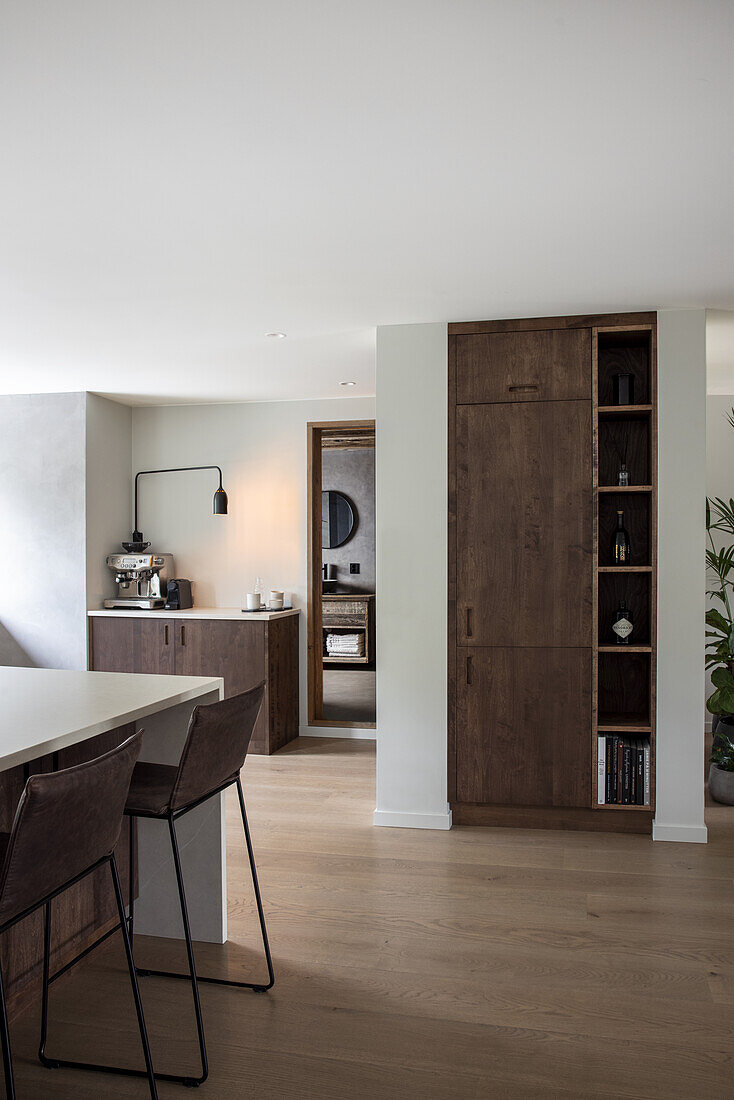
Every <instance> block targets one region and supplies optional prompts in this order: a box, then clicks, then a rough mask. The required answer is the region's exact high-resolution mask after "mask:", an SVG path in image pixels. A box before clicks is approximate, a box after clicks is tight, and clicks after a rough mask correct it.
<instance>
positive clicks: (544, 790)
mask: <svg viewBox="0 0 734 1100" xmlns="http://www.w3.org/2000/svg"><path fill="white" fill-rule="evenodd" d="M654 322H655V315H654V314H643V315H640V314H633V315H613V316H603V317H567V318H547V319H539V318H533V319H530V320H525V321H497V322H471V323H467V324H454V325H450V326H449V622H448V633H449V677H450V683H449V802H450V803H451V805H452V809H453V814H454V821H455V822H456V823H457V824H461V823H462V822H467V823H472V822H474V823H484V824H508V825H537V826H539V827H553V826H560V827H572V828H573V827H575V828H623V829H628V830H640V829H641V830H645V831H647V830H649V827H650V819H651V807H645V808H644V809H642V808H640V809H639V810H638V811H637V812H634V810H633V808H632V807H629V806H627V807H625V809H627V810H628V811H629V810H633V812H631V813H629V812H628V813H627V814H626V815H624V816H622V815H616V817H612V815H610V814H603V813H602V814H600V813H599V812H598V811H599V810H600V809H603V810H606V809H609V808H610V807H607V806H604V807H600V806H599V805H598V803H597V799H596V794H597V788H596V786H595V782H596V777H597V774H598V764H599V761H598V756H597V746H598V740H597V738H598V734H599V732H600V729H601V727H600V725H599V699H600V696H602V695H603V696H604V698H605V705H606V706H607V709H609V701H608V700H607V698H606V697H607V696H608V695H609V694H610V692H611V693H612V694H614V693H615V692H616V693H618V694H619V693H622V694H624V692H625V691H627V692H631V693H632V694H633V695H635V694H636V695H637V696H638V697H640V698H642V697H644V698H645V699H646V700H647V702H646V703H645V705H644V706H643V708H642V709H643V710H645V711H646V721H647V724H648V727H651V723H652V717H651V713H650V712H651V708H652V698H653V690H654V685H653V683H652V672H651V664H652V661H651V657H649V656H648V655H647V654H646V655H645V657H646V659H647V664H646V665H645V668H644V669H643V672H642V674H641V673H640V671H639V669H638V668H635V667H634V664H633V662H632V661H631V660H630V658H632V657H634V656H637V657H638V658H639V654H632V653H630V654H627V653H621V652H620V653H617V652H616V651H615V652H614V656H615V659H616V663H614V662H612V673H606V672H604V668H603V662H604V661H607V660H608V658H606V657H605V655H604V652H603V650H604V647H602V646H600V638H601V637H602V636H604V632H605V631H607V632H608V631H609V629H610V627H609V622H610V618H611V616H612V614H613V607H612V603H611V601H613V599H614V598H615V597H617V596H619V593H620V592H621V591H624V592H625V593H626V592H629V594H630V599H631V600H633V601H635V602H636V606H637V607H639V610H640V615H641V618H642V619H645V618H647V620H649V619H650V608H651V607H652V606H653V603H654V601H653V600H652V597H651V590H648V589H646V588H645V582H644V581H642V582H640V580H639V577H632V575H631V574H630V575H621V574H620V575H618V576H616V577H615V578H614V580H613V581H609V582H608V581H606V580H605V581H604V583H603V585H602V587H601V589H600V587H599V575H600V568H601V569H603V568H604V566H605V565H607V566H608V563H607V562H606V558H605V556H604V555H605V553H606V549H605V548H606V545H607V543H608V541H609V538H610V535H611V530H610V528H609V523H610V518H609V517H610V515H611V512H610V508H611V505H612V504H613V503H614V502H615V500H616V499H617V498H616V497H615V496H614V495H612V494H611V493H610V495H609V496H606V495H605V489H610V488H611V486H609V485H606V486H605V487H604V488H603V489H602V491H601V492H600V469H601V474H602V477H601V480H602V482H604V481H606V482H609V481H610V480H611V479H612V477H614V478H615V479H616V477H617V468H616V466H615V465H614V456H613V455H612V454H611V451H610V449H609V448H602V449H601V451H600V448H599V429H598V424H599V392H600V386H602V388H603V390H604V399H605V400H606V399H607V388H608V386H610V385H611V383H612V378H611V374H609V372H607V373H606V374H604V377H603V378H602V377H601V374H600V367H599V363H600V359H599V354H600V347H601V348H605V347H607V346H615V347H616V349H617V359H618V364H619V362H621V364H622V366H621V367H620V368H619V369H620V370H623V369H625V367H624V363H625V362H627V363H629V362H631V361H632V360H633V359H634V361H635V362H636V364H637V366H636V368H635V369H637V370H638V373H640V380H639V382H638V392H641V393H642V392H643V391H644V396H645V399H646V400H647V401H648V403H651V401H652V396H651V395H652V389H653V384H654V369H653V366H654V364H653V358H654V343H653V344H651V343H650V339H649V337H650V332H651V331H652V327H653V326H654ZM610 332H612V333H615V335H614V336H613V337H610V336H608V335H604V334H605V333H610ZM600 334H601V335H600ZM641 334H642V335H641ZM645 334H647V335H646V336H645ZM645 339H647V341H648V343H647V348H648V351H647V353H646V354H647V360H646V361H645V362H646V363H647V366H645V362H643V360H644V347H643V345H644V343H645ZM600 341H601V343H600ZM615 341H616V343H615ZM632 347H637V349H638V354H637V358H636V359H635V357H634V355H631V356H630V355H626V356H625V354H624V351H625V349H629V348H632ZM641 347H642V348H643V354H642V358H641V357H640V354H639V349H640V348H641ZM620 356H621V358H620ZM645 371H647V373H645ZM602 373H603V372H602ZM643 376H644V381H643ZM650 407H651V408H652V405H651V404H650ZM628 412H629V411H628V409H620V408H619V407H617V414H618V416H619V417H621V418H622V422H623V430H622V435H623V437H624V439H625V441H627V442H625V448H626V449H627V452H628V453H629V455H630V456H634V459H633V461H634V463H635V464H636V473H639V474H640V476H641V479H642V480H644V483H645V485H646V486H648V487H649V485H650V483H651V480H652V478H651V458H650V455H651V454H652V451H651V447H652V446H653V440H652V426H653V418H652V414H650V419H649V424H648V425H647V426H646V425H645V424H644V423H643V426H642V429H641V428H640V423H639V420H638V419H635V417H636V416H637V417H639V416H640V415H643V414H640V413H635V414H633V415H632V416H629V415H628ZM603 415H604V414H603V413H602V416H603ZM608 415H611V414H608ZM630 425H631V426H630ZM611 438H612V437H611V436H610V439H611ZM602 451H603V456H602ZM641 452H643V453H644V454H646V455H647V456H648V457H647V466H646V467H645V469H644V477H643V476H642V475H643V466H644V465H645V461H644V459H643V458H641V457H640V453H641ZM600 464H601V465H600ZM635 487H637V486H635ZM624 492H625V493H626V494H627V495H626V496H625V503H629V505H630V507H629V509H628V513H629V522H630V525H631V527H634V532H632V531H631V532H630V533H631V537H633V538H634V544H635V545H636V546H637V548H638V549H637V552H638V553H639V554H642V555H643V556H645V563H646V567H647V568H649V567H650V563H651V562H652V560H653V559H652V556H651V555H653V554H654V546H653V541H652V535H651V522H652V515H653V512H652V509H653V498H652V495H649V499H648V498H646V497H645V496H644V493H643V492H638V493H633V492H630V491H629V490H624ZM600 501H601V502H602V503H601V505H600ZM648 581H649V584H650V585H651V584H652V581H653V578H652V576H650V577H649V578H648ZM600 600H601V601H602V603H603V608H602V609H600ZM643 632H644V627H643ZM649 633H650V631H649V627H648V629H647V634H648V635H649ZM604 637H605V636H604ZM605 640H607V639H606V637H605ZM609 648H610V647H609V646H607V647H606V649H607V650H609ZM620 648H623V647H620ZM600 662H601V664H600ZM600 677H602V679H603V681H604V682H603V683H602V679H600ZM638 702H639V699H638ZM621 709H624V707H623V706H622V707H621ZM624 732H625V727H623V728H622V729H621V730H620V735H621V734H622V733H624ZM648 736H650V737H651V728H650V729H649V730H648Z"/></svg>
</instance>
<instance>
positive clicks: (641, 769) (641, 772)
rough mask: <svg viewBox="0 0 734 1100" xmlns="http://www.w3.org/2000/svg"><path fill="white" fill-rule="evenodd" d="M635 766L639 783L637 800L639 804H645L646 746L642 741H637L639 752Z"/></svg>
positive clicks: (636, 793) (636, 788)
mask: <svg viewBox="0 0 734 1100" xmlns="http://www.w3.org/2000/svg"><path fill="white" fill-rule="evenodd" d="M635 767H636V771H637V784H636V787H635V795H636V798H635V802H636V804H637V805H638V806H644V805H645V747H644V745H643V743H642V741H638V742H637V753H636V760H635Z"/></svg>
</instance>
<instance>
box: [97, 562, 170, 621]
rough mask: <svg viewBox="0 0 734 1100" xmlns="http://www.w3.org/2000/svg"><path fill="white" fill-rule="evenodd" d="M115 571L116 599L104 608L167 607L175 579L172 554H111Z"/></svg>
mask: <svg viewBox="0 0 734 1100" xmlns="http://www.w3.org/2000/svg"><path fill="white" fill-rule="evenodd" d="M107 564H108V565H109V567H110V569H114V571H115V580H116V581H117V595H116V596H115V597H114V599H112V600H105V602H104V605H105V607H141V608H143V609H144V610H147V611H152V610H153V609H155V608H157V607H164V606H165V603H166V592H167V589H168V582H169V580H170V579H171V578H172V577H173V576H174V566H173V554H109V555H108V556H107Z"/></svg>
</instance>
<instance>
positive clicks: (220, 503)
mask: <svg viewBox="0 0 734 1100" xmlns="http://www.w3.org/2000/svg"><path fill="white" fill-rule="evenodd" d="M226 514H227V494H226V493H225V491H224V489H222V487H221V486H220V487H219V488H218V489H217V491H216V493H215V494H214V515H215V516H226Z"/></svg>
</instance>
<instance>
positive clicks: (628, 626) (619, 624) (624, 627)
mask: <svg viewBox="0 0 734 1100" xmlns="http://www.w3.org/2000/svg"><path fill="white" fill-rule="evenodd" d="M612 630H613V631H614V633H615V634H616V635H617V637H618V638H629V636H630V634H631V633H632V623H631V622H630V621H629V619H617V621H616V623H614V625H613V626H612Z"/></svg>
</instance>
